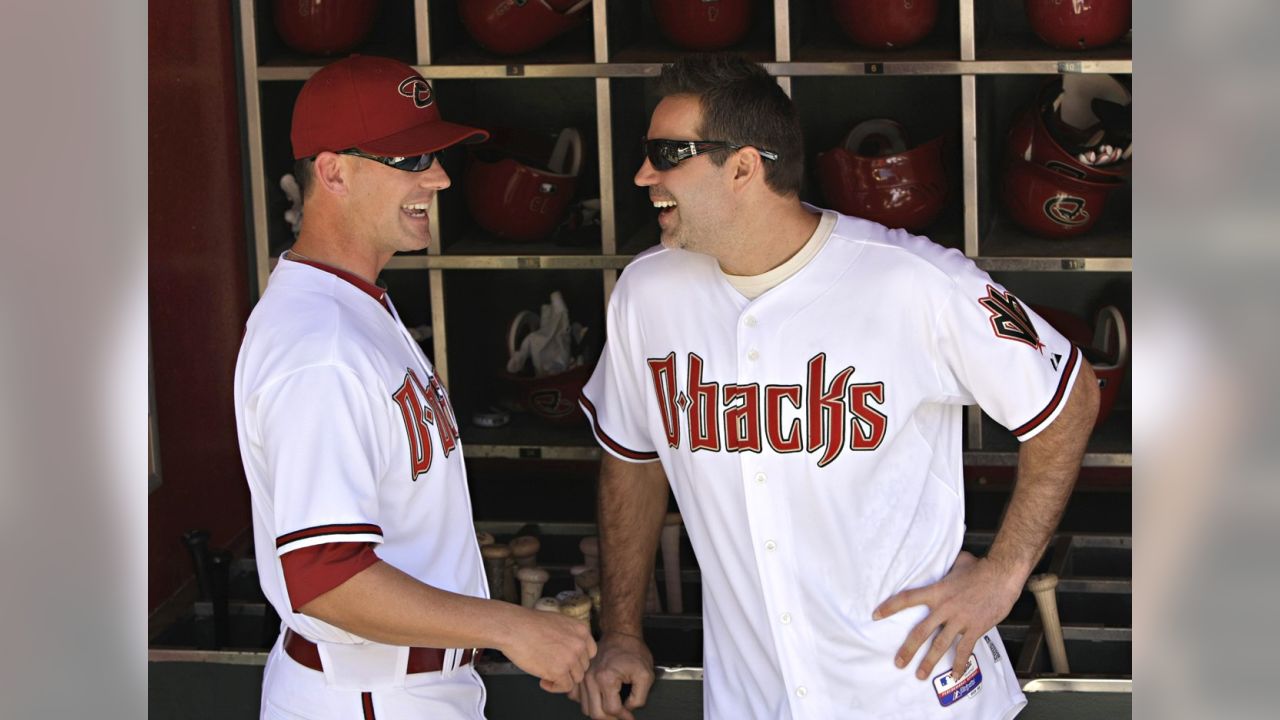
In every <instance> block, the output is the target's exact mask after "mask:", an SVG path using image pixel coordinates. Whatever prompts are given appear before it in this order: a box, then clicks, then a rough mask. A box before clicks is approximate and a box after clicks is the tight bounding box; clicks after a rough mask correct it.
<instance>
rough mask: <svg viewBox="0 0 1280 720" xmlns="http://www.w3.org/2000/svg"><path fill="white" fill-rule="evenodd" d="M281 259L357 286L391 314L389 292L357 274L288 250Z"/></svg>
mask: <svg viewBox="0 0 1280 720" xmlns="http://www.w3.org/2000/svg"><path fill="white" fill-rule="evenodd" d="M286 255H287V257H286ZM280 257H281V258H283V259H285V260H290V261H292V262H296V263H302V264H303V265H310V266H311V267H313V268H315V269H317V270H323V271H325V272H327V273H329V274H330V275H336V276H338V277H339V278H342V279H343V280H346V281H347V282H349V283H351V284H352V285H355V286H356V287H357V288H359V289H360V291H361V292H363V293H365V294H367V295H368V296H369V297H371V298H373V299H374V300H377V301H378V302H380V303H382V307H384V308H386V309H387V312H391V306H390V305H388V304H387V291H386V290H383V289H382V288H380V287H378V286H377V285H374V284H373V283H370V282H369V281H367V280H365V279H364V278H362V277H360V276H359V275H356V274H355V273H352V272H348V271H346V270H343V269H342V268H336V267H334V266H332V265H325V264H324V263H320V262H316V261H315V260H312V259H310V258H302V257H299V256H298V254H297V253H295V252H290V251H288V250H286V251H285V254H282V255H281V256H280Z"/></svg>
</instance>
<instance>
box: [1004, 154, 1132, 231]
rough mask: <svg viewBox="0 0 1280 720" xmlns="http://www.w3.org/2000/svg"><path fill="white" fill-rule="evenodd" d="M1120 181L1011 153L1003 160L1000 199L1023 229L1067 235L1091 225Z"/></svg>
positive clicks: (1084, 229)
mask: <svg viewBox="0 0 1280 720" xmlns="http://www.w3.org/2000/svg"><path fill="white" fill-rule="evenodd" d="M1121 185H1122V183H1119V182H1113V181H1102V182H1099V181H1095V180H1085V179H1083V178H1075V177H1071V176H1069V175H1064V174H1062V173H1059V172H1054V171H1053V170H1051V169H1049V168H1047V167H1045V166H1043V165H1039V164H1036V163H1033V162H1027V161H1026V160H1024V159H1022V158H1020V157H1011V158H1007V159H1006V161H1005V168H1004V182H1003V187H1002V189H1001V199H1002V200H1003V201H1004V206H1005V209H1006V210H1007V211H1008V212H1009V216H1010V217H1011V218H1012V219H1013V221H1014V222H1016V223H1017V224H1018V225H1020V226H1022V228H1023V229H1025V230H1027V231H1029V232H1032V233H1035V234H1037V235H1041V236H1043V237H1048V238H1069V237H1075V236H1076V235H1082V234H1084V233H1086V232H1089V230H1091V229H1092V228H1093V226H1094V225H1095V224H1096V223H1097V222H1098V218H1099V217H1101V216H1102V212H1103V210H1104V209H1105V208H1106V205H1107V197H1108V196H1109V195H1110V194H1111V191H1112V190H1115V189H1116V188H1117V187H1119V186H1121Z"/></svg>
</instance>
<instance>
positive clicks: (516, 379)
mask: <svg viewBox="0 0 1280 720" xmlns="http://www.w3.org/2000/svg"><path fill="white" fill-rule="evenodd" d="M552 302H553V303H554V302H555V300H554V296H553V300H552ZM543 312H544V314H545V312H546V309H545V307H544V310H543ZM539 325H540V318H539V316H538V315H536V314H534V313H533V312H531V311H528V310H524V311H521V312H519V313H517V314H516V316H515V317H514V318H513V319H512V321H511V326H510V328H509V329H508V330H507V352H508V354H509V356H510V357H511V358H513V360H514V359H516V358H517V349H518V348H520V347H521V345H522V344H523V343H524V341H525V338H526V337H527V336H528V335H529V334H530V333H532V332H534V331H536V330H537V329H538V327H539ZM584 359H585V356H583V357H582V358H579V359H578V360H579V361H578V362H577V364H574V365H571V366H570V367H568V369H566V370H564V371H562V372H558V373H553V374H548V375H540V376H539V375H536V374H529V373H528V368H527V366H526V367H525V371H524V372H512V371H513V370H515V369H518V368H520V367H521V366H525V364H526V363H525V360H518V361H517V362H516V364H514V365H513V364H511V363H508V365H507V367H506V368H504V369H503V370H501V371H499V373H498V377H499V378H500V379H501V380H502V381H503V383H505V384H506V386H507V388H508V391H509V392H510V394H511V396H512V399H513V401H514V402H513V405H514V408H515V409H517V410H526V411H528V412H531V413H533V414H534V415H536V416H537V417H539V418H541V419H543V420H545V421H546V422H548V423H551V424H553V425H574V424H577V423H581V422H584V421H585V416H584V415H583V414H582V408H581V407H579V405H578V400H580V399H581V398H582V387H583V385H586V383H587V380H588V379H590V377H591V371H592V366H591V365H589V364H586V363H584V362H580V361H581V360H584Z"/></svg>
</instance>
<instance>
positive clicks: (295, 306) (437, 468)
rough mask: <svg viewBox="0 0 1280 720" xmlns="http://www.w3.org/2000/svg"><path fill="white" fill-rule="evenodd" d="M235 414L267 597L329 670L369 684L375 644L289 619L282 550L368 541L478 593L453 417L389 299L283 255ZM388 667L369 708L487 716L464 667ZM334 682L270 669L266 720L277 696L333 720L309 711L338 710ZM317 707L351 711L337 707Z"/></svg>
mask: <svg viewBox="0 0 1280 720" xmlns="http://www.w3.org/2000/svg"><path fill="white" fill-rule="evenodd" d="M388 309H390V310H391V312H388ZM235 406H236V421H237V426H238V431H239V439H240V450H241V455H242V458H243V461H244V468H245V474H246V476H247V477H248V481H249V488H250V492H251V496H252V505H253V528H254V541H255V544H256V549H257V564H258V575H259V578H260V581H261V584H262V589H263V592H264V593H265V595H266V597H267V599H268V600H269V601H270V602H271V604H272V605H273V606H274V607H275V609H276V611H277V612H278V613H279V614H280V617H281V618H282V619H283V620H284V624H285V625H287V626H288V627H290V628H292V629H293V630H294V632H296V633H298V634H299V635H302V636H303V637H305V638H307V639H309V640H311V641H313V642H316V643H318V644H319V645H320V651H321V656H322V658H326V660H325V665H326V673H325V675H326V676H328V675H329V664H330V663H329V661H328V658H330V657H332V658H334V659H335V661H334V664H335V665H338V664H342V663H348V664H349V665H350V667H351V669H352V670H351V673H349V675H351V676H354V675H359V674H360V673H362V672H366V671H367V672H368V673H369V674H370V675H377V672H375V671H374V670H369V669H368V668H365V669H364V670H361V669H360V668H359V665H360V664H361V663H362V662H364V661H363V660H361V659H360V658H359V657H357V656H360V655H361V653H364V654H365V655H366V656H367V657H369V658H374V660H373V661H374V662H377V661H378V660H377V658H376V657H375V656H376V655H377V654H378V653H379V652H382V650H381V648H379V647H378V644H377V643H371V642H370V641H367V640H365V639H364V638H361V637H359V636H356V635H353V634H351V633H349V632H346V631H344V630H341V629H339V628H337V627H334V626H332V625H329V624H328V623H325V622H323V621H321V620H318V619H316V618H312V617H308V616H306V615H302V614H300V613H295V612H293V610H292V605H291V603H290V600H289V597H288V589H287V587H286V584H285V578H284V573H283V571H282V568H281V561H280V557H281V556H283V555H284V554H286V553H288V552H290V551H293V550H297V549H300V548H305V547H310V546H316V545H321V544H326V543H340V542H370V543H374V544H376V549H375V552H376V554H377V555H378V557H379V558H380V559H382V560H383V561H385V562H387V563H389V564H391V565H392V566H394V567H396V568H398V569H399V570H401V571H403V572H405V573H407V574H408V575H410V576H412V577H414V578H416V579H418V580H420V581H422V582H424V583H426V584H428V585H432V586H434V587H437V588H440V589H442V590H448V591H451V592H456V593H461V594H465V595H471V596H475V597H488V588H487V585H486V583H485V578H484V568H483V565H482V563H481V559H480V551H479V546H478V544H477V542H476V537H475V526H474V524H473V522H472V515H471V501H470V497H469V494H468V490H467V478H466V471H465V469H464V467H463V462H462V444H461V440H460V439H459V437H458V430H457V421H456V420H455V419H454V416H453V410H452V408H451V406H450V404H449V398H448V396H447V395H446V394H445V391H444V388H443V387H442V386H441V384H440V382H439V380H438V379H437V377H436V375H435V373H434V371H433V368H432V366H431V363H430V362H429V361H428V360H427V358H426V357H425V356H424V355H423V353H422V350H421V348H419V347H418V345H417V343H416V342H414V341H413V339H412V338H411V337H410V336H409V334H408V332H407V330H405V327H404V325H403V323H402V322H401V321H400V318H399V316H398V315H396V314H395V312H394V306H391V305H390V302H389V301H388V305H387V307H384V306H383V305H382V304H381V303H379V301H378V300H377V299H375V298H374V297H372V296H370V295H369V294H368V293H367V292H365V291H364V290H361V289H360V288H358V287H356V286H355V285H353V284H352V283H351V282H349V281H347V280H344V279H343V278H341V277H339V276H337V275H335V274H333V273H331V272H328V271H325V270H322V269H318V268H316V267H312V266H310V265H307V264H303V263H300V262H292V261H289V260H281V261H280V262H279V264H278V265H277V266H276V268H275V270H274V271H273V272H272V273H271V278H270V282H269V283H268V285H267V289H266V292H265V293H263V296H262V299H261V300H260V301H259V302H258V304H257V306H256V307H255V308H254V310H253V313H252V315H251V316H250V317H249V322H248V327H247V330H246V332H245V337H244V341H243V344H242V346H241V349H240V356H239V360H238V362H237V365H236V375H235ZM381 647H382V648H385V647H386V646H381ZM279 649H280V648H279V644H278V643H277V648H276V650H277V652H273V653H272V660H273V661H279V660H278V659H279V658H283V657H284V656H283V655H281V653H280V652H278V651H279ZM344 654H345V655H344ZM340 656H344V657H347V658H348V659H347V660H344V659H343V657H340ZM398 662H399V667H400V668H401V671H400V673H399V675H400V677H399V678H398V679H393V680H392V681H391V685H392V686H391V687H386V684H387V683H385V682H383V681H381V680H379V679H376V678H375V679H373V680H370V681H368V683H367V684H370V685H371V686H369V687H364V689H365V690H371V691H379V690H382V691H386V693H385V694H384V696H383V697H381V698H380V697H379V695H378V693H377V692H375V695H374V703H375V705H378V704H382V705H383V706H384V707H401V708H404V707H409V706H412V704H413V697H412V696H413V695H415V694H416V695H420V696H423V697H424V698H426V699H425V700H423V702H429V703H431V704H429V705H424V706H423V707H429V708H430V709H431V713H430V715H429V716H430V717H449V718H453V717H458V718H477V717H482V715H483V706H484V688H483V685H482V683H481V682H480V679H479V677H478V676H477V675H476V673H475V671H474V670H473V669H472V668H471V667H470V666H466V667H464V668H463V669H462V670H459V671H457V672H455V673H439V672H437V673H420V674H414V675H409V676H407V677H405V676H404V673H403V667H404V663H403V661H402V660H401V661H398ZM288 663H289V661H288V660H287V659H285V660H284V661H283V664H288ZM352 663H354V664H352ZM308 673H310V675H307V674H308ZM290 674H292V675H294V676H298V677H311V676H316V677H311V682H310V687H307V688H303V687H300V686H299V684H298V682H297V681H294V682H290V681H283V682H281V678H287V677H288V676H289V675H290ZM341 675H342V673H341V671H338V670H335V671H334V675H333V677H328V680H329V682H328V683H325V682H318V676H319V673H317V672H316V671H313V670H308V669H306V668H303V667H301V666H299V665H296V664H292V665H289V667H287V668H276V669H273V668H272V667H270V666H269V667H268V669H267V674H266V677H267V679H268V680H275V681H276V682H275V684H274V685H273V684H272V683H271V682H268V683H267V687H268V690H273V691H278V694H277V695H276V698H275V700H274V701H273V700H272V698H271V697H268V695H269V693H264V710H263V712H264V716H266V717H271V715H270V714H269V713H268V707H269V706H271V705H272V703H273V702H274V703H276V704H282V705H281V706H282V707H283V708H284V709H285V710H288V711H290V712H293V713H298V714H300V715H305V716H306V717H327V716H328V715H322V714H319V713H321V712H322V711H323V710H324V708H326V707H327V706H328V705H330V704H334V705H338V704H341V705H342V707H346V706H345V704H343V703H345V702H346V700H348V699H349V698H347V696H348V695H349V694H350V689H349V688H342V687H340V686H342V685H346V684H349V682H350V681H351V678H350V677H347V678H345V679H344V678H343V677H341ZM317 683H318V684H317ZM277 686H279V687H277ZM428 686H431V687H428ZM324 688H328V689H329V690H331V691H332V692H334V693H337V694H339V695H341V697H342V700H341V702H339V700H337V699H335V698H329V697H326V696H325V694H324V693H323V692H321V691H320V690H321V689H324ZM405 693H409V695H408V696H406V695H405ZM335 697H336V696H335ZM441 697H447V698H450V700H448V701H446V702H445V703H444V704H445V706H446V707H451V708H453V711H452V714H450V713H449V712H442V710H441V702H440V698H441ZM356 698H357V701H358V698H359V693H356ZM406 702H408V703H410V704H409V705H408V706H406V705H404V703H406ZM299 704H304V705H306V706H307V707H310V708H313V710H304V709H302V708H299ZM355 707H357V708H358V707H359V705H356V706H355ZM313 711H314V712H315V713H317V714H312V712H313ZM326 712H332V713H334V715H333V717H353V715H351V713H350V712H346V713H342V712H339V709H338V708H337V707H335V708H334V709H333V710H329V711H326ZM386 716H387V717H397V716H399V715H386ZM422 716H423V717H426V716H428V715H422ZM290 717H293V715H290Z"/></svg>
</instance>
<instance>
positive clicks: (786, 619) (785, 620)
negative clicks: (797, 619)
mask: <svg viewBox="0 0 1280 720" xmlns="http://www.w3.org/2000/svg"><path fill="white" fill-rule="evenodd" d="M778 619H779V620H781V621H782V624H783V625H790V624H791V613H788V612H784V613H782V617H780V618H778Z"/></svg>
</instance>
